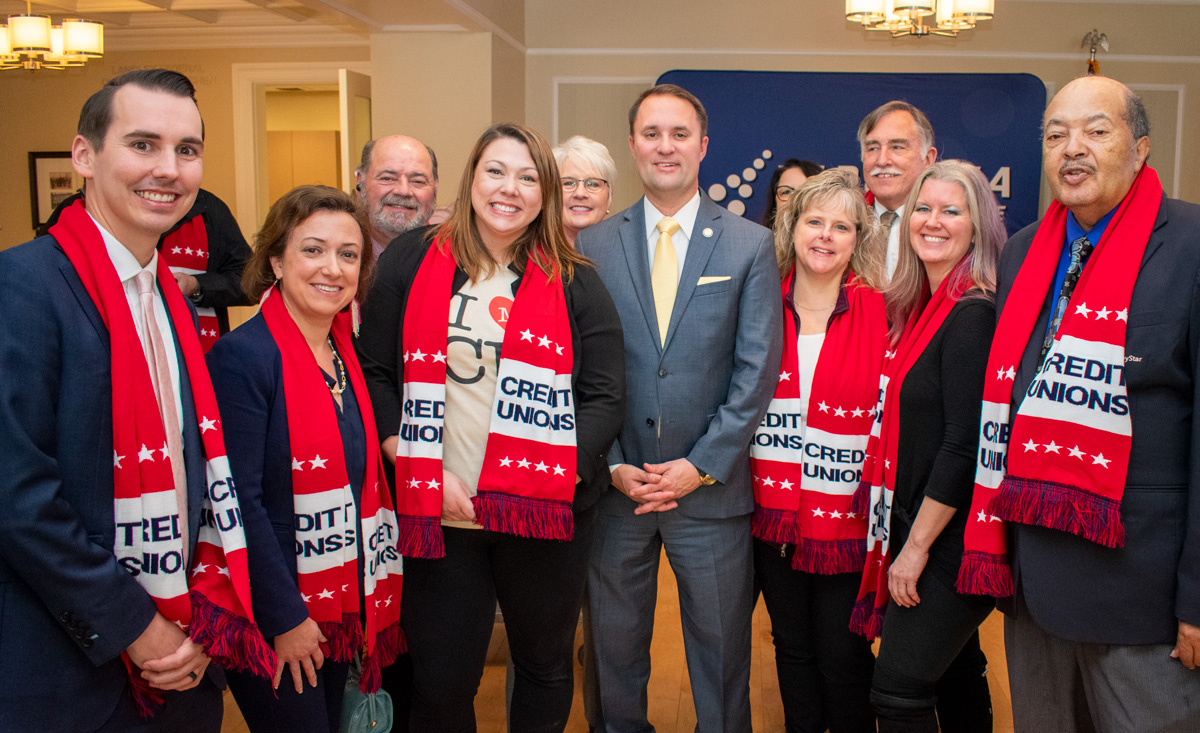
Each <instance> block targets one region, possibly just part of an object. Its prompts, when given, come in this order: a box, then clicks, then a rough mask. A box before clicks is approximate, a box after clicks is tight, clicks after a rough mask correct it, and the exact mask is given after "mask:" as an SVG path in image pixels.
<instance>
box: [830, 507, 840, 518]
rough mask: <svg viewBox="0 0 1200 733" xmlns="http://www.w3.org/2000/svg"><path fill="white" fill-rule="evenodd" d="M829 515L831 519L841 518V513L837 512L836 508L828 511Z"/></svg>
mask: <svg viewBox="0 0 1200 733" xmlns="http://www.w3.org/2000/svg"><path fill="white" fill-rule="evenodd" d="M829 517H830V518H831V519H841V518H842V513H841V512H839V511H837V510H836V509H835V510H834V511H832V512H829Z"/></svg>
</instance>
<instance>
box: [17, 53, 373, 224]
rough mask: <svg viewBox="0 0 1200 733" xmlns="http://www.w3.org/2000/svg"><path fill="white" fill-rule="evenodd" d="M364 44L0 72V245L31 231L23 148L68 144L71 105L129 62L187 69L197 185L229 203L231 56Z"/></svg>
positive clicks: (274, 58) (122, 56)
mask: <svg viewBox="0 0 1200 733" xmlns="http://www.w3.org/2000/svg"><path fill="white" fill-rule="evenodd" d="M367 57H368V48H367V47H366V46H365V45H364V46H345V47H334V48H319V47H318V48H296V49H290V48H272V49H263V50H258V49H213V50H206V51H194V50H186V51H137V52H119V51H113V52H110V53H108V54H107V55H106V56H105V57H104V58H103V59H101V60H100V61H96V62H92V63H89V64H88V65H87V66H86V67H84V68H81V69H69V70H67V71H58V72H49V71H39V72H35V73H26V72H17V71H5V72H0V140H2V141H3V143H2V144H0V180H4V181H5V184H4V195H3V196H0V248H4V247H11V246H13V245H16V244H20V243H21V242H24V241H26V240H28V239H29V238H30V237H32V236H33V229H32V228H31V226H30V223H31V222H30V213H29V183H28V181H29V164H28V157H27V153H28V152H30V151H44V150H70V148H71V141H72V139H73V138H74V136H75V125H76V123H77V122H78V120H79V109H80V107H81V106H83V102H84V101H85V100H86V99H87V98H88V96H89V95H90V94H91V93H92V92H94V91H96V90H97V89H99V88H100V87H101V85H103V84H104V82H105V81H107V80H108V79H110V78H112V77H113V76H116V75H117V74H120V73H123V72H125V71H129V70H132V69H137V68H148V67H157V66H163V67H168V68H172V69H178V70H179V71H182V72H183V73H185V74H187V75H188V76H189V77H190V78H191V79H192V82H193V83H195V85H196V97H197V101H198V102H199V105H200V112H201V113H202V114H203V115H204V122H205V137H206V140H205V153H204V183H203V185H204V187H205V188H206V189H208V190H210V191H212V192H213V193H215V194H216V195H217V196H220V197H221V198H222V199H224V200H225V201H226V202H227V203H229V204H230V206H231V207H233V208H234V209H235V211H236V207H234V160H233V86H232V83H231V73H232V72H231V69H230V66H231V65H232V64H234V63H264V62H285V61H293V62H296V61H362V60H365V59H366V58H367Z"/></svg>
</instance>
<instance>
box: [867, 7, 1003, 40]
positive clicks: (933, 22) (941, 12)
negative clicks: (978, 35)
mask: <svg viewBox="0 0 1200 733" xmlns="http://www.w3.org/2000/svg"><path fill="white" fill-rule="evenodd" d="M995 11H996V0H846V20H852V21H854V22H855V23H862V24H863V27H864V28H866V29H867V30H869V31H887V32H888V33H891V34H892V36H893V37H896V38H898V37H900V36H928V35H930V34H933V35H937V36H956V35H958V32H959V31H966V30H971V29H973V28H974V27H975V23H976V22H977V21H980V20H991V18H992V16H994V15H995ZM930 16H933V18H932V19H930Z"/></svg>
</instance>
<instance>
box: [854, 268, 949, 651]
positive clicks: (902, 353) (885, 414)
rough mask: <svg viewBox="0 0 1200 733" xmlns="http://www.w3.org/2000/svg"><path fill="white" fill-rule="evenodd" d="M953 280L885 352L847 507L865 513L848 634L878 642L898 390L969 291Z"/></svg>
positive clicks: (897, 437) (893, 474)
mask: <svg viewBox="0 0 1200 733" xmlns="http://www.w3.org/2000/svg"><path fill="white" fill-rule="evenodd" d="M953 279H954V278H952V277H949V276H947V277H946V279H945V280H943V281H942V284H941V285H940V286H939V287H938V289H937V291H936V292H935V293H934V294H933V297H932V298H930V299H929V302H928V303H926V304H925V308H924V309H923V310H922V311H921V315H920V317H919V318H918V319H917V321H916V322H915V323H912V324H911V325H910V326H908V328H906V329H905V330H904V333H902V334H901V335H900V342H899V343H898V344H897V345H896V348H895V350H894V351H889V352H887V354H886V355H885V357H886V364H885V366H884V368H883V375H882V376H881V377H880V378H879V404H878V406H877V407H876V411H877V413H876V416H875V426H874V428H872V431H871V441H870V442H869V443H868V444H867V460H866V462H865V463H864V464H863V482H862V484H860V485H859V490H858V493H857V494H855V497H854V502H853V503H852V504H851V508H852V509H854V511H856V512H869V516H868V517H867V520H868V523H869V529H868V531H867V562H866V565H865V567H864V568H863V578H862V584H861V585H860V586H859V589H858V601H857V602H856V603H855V606H854V612H853V613H852V614H851V616H850V628H851V630H853V631H855V632H857V633H859V634H862V635H863V636H866V637H868V638H874V637H876V636H879V632H880V630H881V629H882V628H883V612H884V610H885V609H886V608H887V602H888V599H889V598H890V597H891V596H890V594H889V593H888V583H887V571H888V568H889V567H890V566H891V562H892V561H891V558H890V557H889V556H888V540H889V537H890V535H891V519H892V494H893V492H894V491H895V486H896V462H897V453H898V452H899V450H898V446H899V445H900V390H901V388H902V387H903V386H904V378H905V377H906V376H908V372H909V370H911V369H912V367H913V364H915V363H916V362H917V359H919V358H921V354H923V353H924V352H925V347H927V346H929V342H930V341H931V340H932V339H933V337H934V335H935V334H936V333H937V332H938V329H939V328H941V327H942V324H943V323H945V322H946V317H947V316H949V315H950V311H951V310H952V309H953V308H954V304H955V303H957V302H958V300H959V298H960V297H962V294H963V293H964V292H966V291H967V290H970V289H971V287H972V285H971V282H970V281H969V280H968V281H967V282H966V284H965V285H964V287H963V290H962V292H954V293H951V292H948V291H947V288H946V285H947V283H949V282H950V281H951V280H953ZM868 492H869V493H868ZM868 497H869V498H868Z"/></svg>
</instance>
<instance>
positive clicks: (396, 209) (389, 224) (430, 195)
mask: <svg viewBox="0 0 1200 733" xmlns="http://www.w3.org/2000/svg"><path fill="white" fill-rule="evenodd" d="M354 178H355V182H356V185H355V190H357V191H358V196H359V202H360V203H361V204H362V206H363V208H364V209H365V210H366V212H367V216H368V219H369V223H370V234H371V257H372V258H373V259H375V260H378V259H379V255H381V254H383V250H384V249H386V248H387V246H388V244H390V243H391V241H392V240H393V239H395V238H396V237H398V236H400V235H401V234H404V233H405V232H408V231H412V230H413V229H416V228H418V227H423V226H425V225H426V224H427V223H428V222H429V217H430V216H431V215H432V214H433V209H434V207H435V206H436V205H437V183H438V173H437V156H436V155H434V153H433V148H431V147H429V146H428V145H426V144H425V143H423V142H421V141H420V140H417V139H416V138H412V137H408V136H406V135H389V136H387V137H381V138H379V139H377V140H371V141H370V142H368V143H367V144H366V145H364V146H363V151H362V161H361V162H360V163H359V166H358V168H356V169H355V170H354Z"/></svg>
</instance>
